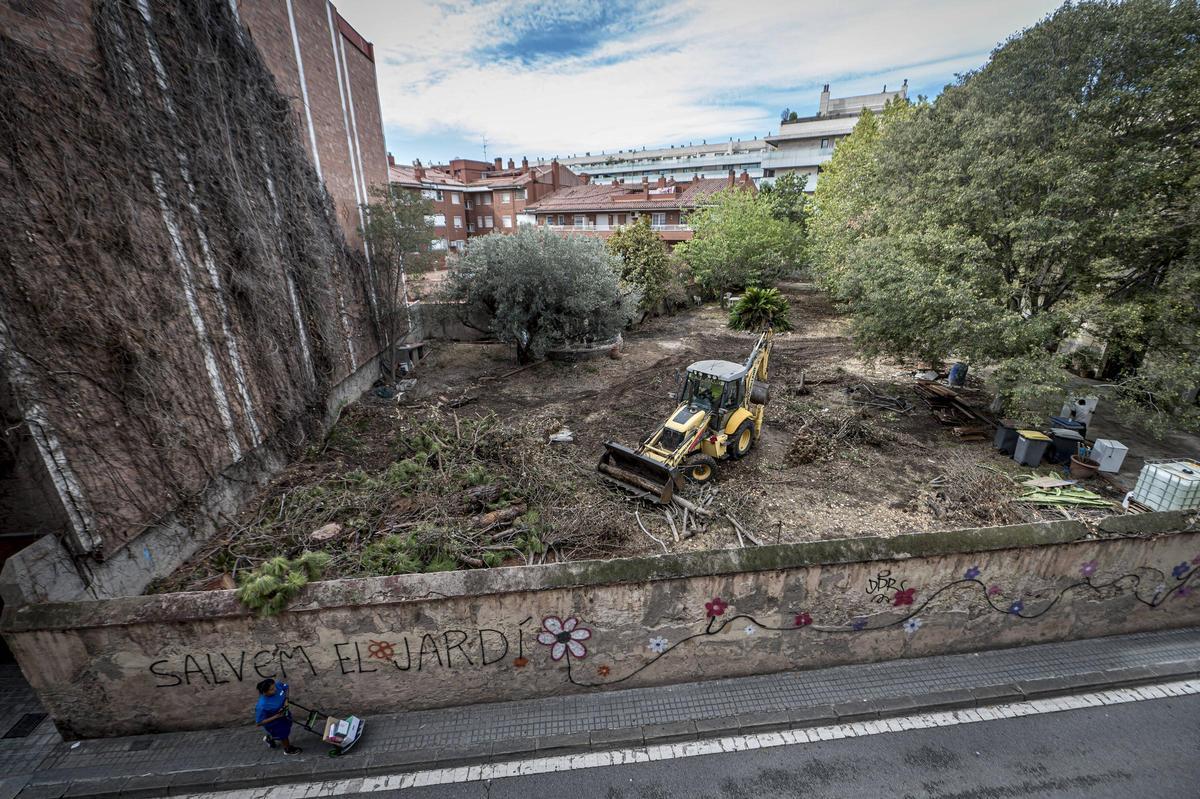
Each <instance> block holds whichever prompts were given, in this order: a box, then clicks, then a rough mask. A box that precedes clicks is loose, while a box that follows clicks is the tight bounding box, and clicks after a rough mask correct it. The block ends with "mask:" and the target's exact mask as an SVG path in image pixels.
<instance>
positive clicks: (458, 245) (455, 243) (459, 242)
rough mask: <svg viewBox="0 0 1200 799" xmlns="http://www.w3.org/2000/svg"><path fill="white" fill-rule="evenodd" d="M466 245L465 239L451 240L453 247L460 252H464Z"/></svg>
mask: <svg viewBox="0 0 1200 799" xmlns="http://www.w3.org/2000/svg"><path fill="white" fill-rule="evenodd" d="M464 245H466V242H465V241H463V240H462V239H455V240H454V241H452V242H450V246H451V247H453V248H454V249H456V250H458V251H459V252H462V248H463V246H464Z"/></svg>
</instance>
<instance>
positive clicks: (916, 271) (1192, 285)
mask: <svg viewBox="0 0 1200 799" xmlns="http://www.w3.org/2000/svg"><path fill="white" fill-rule="evenodd" d="M1197 30H1200V6H1198V5H1197V3H1195V2H1182V3H1172V2H1163V1H1162V0H1130V2H1126V3H1120V4H1118V3H1110V2H1086V3H1078V4H1068V5H1065V6H1063V7H1062V8H1061V9H1059V10H1058V11H1057V12H1055V13H1054V14H1053V15H1051V16H1050V17H1048V18H1047V19H1045V20H1044V21H1042V22H1041V23H1039V24H1038V25H1035V26H1034V27H1032V28H1030V29H1029V30H1027V31H1025V32H1023V33H1022V34H1020V35H1018V36H1015V37H1013V38H1012V39H1010V40H1009V41H1008V42H1006V43H1005V44H1003V45H1002V46H1000V47H999V48H997V50H996V51H995V52H993V54H992V57H991V59H990V61H989V62H988V64H986V65H985V66H984V67H982V68H981V69H980V70H978V71H976V72H974V73H970V74H968V75H965V76H962V77H961V78H959V80H958V81H956V83H955V84H953V85H951V86H949V87H947V88H946V90H945V91H944V92H943V93H942V95H941V96H940V97H939V98H938V99H937V101H936V102H934V103H932V104H928V103H919V104H917V105H916V106H914V107H910V108H905V109H903V110H901V109H900V108H899V107H889V108H888V109H887V110H885V111H884V113H883V114H882V116H881V117H879V118H874V117H871V116H868V115H864V117H863V119H862V120H861V121H860V122H859V125H858V127H856V129H855V131H854V133H853V134H852V135H851V136H850V137H849V138H848V139H847V140H845V141H843V142H842V143H841V144H840V145H839V147H838V150H837V152H836V153H835V155H834V158H833V162H832V163H831V164H830V166H829V169H828V170H827V171H826V172H825V173H824V174H823V175H822V178H821V181H820V183H819V185H818V188H817V193H816V196H815V212H814V215H813V219H812V240H813V254H814V260H815V264H816V268H817V271H818V273H819V275H820V277H821V279H822V282H823V283H824V284H825V285H826V286H828V287H829V288H830V289H831V291H832V293H833V294H834V296H835V297H836V298H837V299H839V300H841V301H842V302H844V303H846V305H847V307H848V308H849V310H850V311H851V314H852V318H853V325H854V332H855V335H856V338H857V340H858V342H859V343H860V344H861V345H862V346H863V348H864V349H865V350H867V351H868V352H872V353H873V352H881V353H888V354H893V355H899V356H918V357H922V358H929V359H937V358H943V357H946V356H949V355H951V354H953V355H955V356H957V357H964V358H970V359H971V360H973V361H975V362H978V363H991V364H996V365H998V367H1000V368H999V369H998V370H997V372H996V374H997V377H998V387H999V388H1000V389H1001V392H1002V393H1003V394H1004V395H1005V396H1007V397H1008V398H1009V399H1012V400H1022V399H1025V398H1027V397H1028V396H1031V395H1034V394H1037V393H1044V391H1043V388H1042V387H1039V385H1038V384H1042V385H1043V387H1044V386H1053V385H1054V384H1055V383H1057V382H1059V376H1060V375H1061V372H1060V371H1059V370H1058V369H1057V366H1058V362H1059V360H1060V359H1058V357H1057V355H1056V352H1057V349H1058V347H1059V344H1060V342H1061V341H1062V340H1063V339H1064V337H1068V336H1071V335H1073V334H1075V333H1076V332H1078V331H1079V330H1081V329H1084V330H1086V331H1087V332H1089V333H1091V334H1092V335H1094V336H1096V337H1098V338H1100V339H1102V340H1104V341H1105V342H1106V343H1107V346H1108V351H1109V358H1108V362H1109V376H1110V377H1112V378H1114V379H1116V380H1117V382H1118V384H1119V385H1120V386H1121V387H1122V389H1124V391H1123V392H1122V396H1123V397H1124V398H1125V399H1126V400H1127V401H1132V402H1139V403H1142V404H1143V405H1145V404H1147V403H1148V404H1150V405H1151V406H1152V407H1153V408H1156V409H1158V410H1162V411H1164V412H1183V411H1184V410H1185V409H1183V408H1182V407H1181V405H1180V401H1179V400H1180V395H1181V391H1180V390H1181V389H1183V388H1186V387H1187V386H1188V385H1192V386H1194V385H1196V383H1197V382H1200V371H1198V368H1200V367H1197V366H1196V364H1197V363H1198V361H1197V358H1196V356H1197V355H1198V354H1200V344H1198V341H1197V330H1198V329H1200V306H1198V303H1197V297H1200V283H1198V281H1200V278H1198V277H1197V273H1198V268H1197V256H1198V255H1200V244H1198V238H1197V231H1198V225H1200V213H1198V208H1200V202H1198V199H1197V198H1198V195H1200V156H1198V154H1200V43H1198V41H1197V36H1196V31H1197ZM1022 393H1024V394H1025V395H1026V396H1025V397H1022V396H1021V394H1022ZM1194 410H1195V409H1194V406H1193V408H1192V409H1191V412H1193V413H1194Z"/></svg>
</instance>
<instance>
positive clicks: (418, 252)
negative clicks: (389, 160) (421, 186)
mask: <svg viewBox="0 0 1200 799" xmlns="http://www.w3.org/2000/svg"><path fill="white" fill-rule="evenodd" d="M432 213H433V204H432V203H430V202H429V201H428V200H426V199H424V198H423V197H422V196H421V195H420V194H419V193H417V192H415V191H406V190H403V189H392V188H391V187H390V186H374V187H372V188H371V202H370V203H369V204H367V205H365V206H363V219H364V223H363V228H362V234H363V239H364V241H366V243H367V248H368V250H369V252H370V256H371V268H370V279H371V284H372V285H371V293H372V299H373V303H374V306H375V309H376V312H375V314H374V321H375V327H376V334H377V335H378V337H379V341H380V343H381V344H382V345H383V352H384V354H385V357H384V364H385V368H386V369H387V370H388V372H389V376H390V378H391V379H392V380H395V379H396V373H395V363H396V359H395V357H394V356H395V352H394V347H395V345H396V344H398V343H400V342H402V341H403V340H404V338H405V337H406V336H407V335H408V334H409V332H410V328H411V326H412V320H411V318H410V316H409V308H408V298H407V296H406V293H407V290H408V285H407V283H408V281H410V280H413V279H415V278H418V277H419V276H420V275H421V274H423V273H425V272H427V271H429V269H431V268H432V267H433V264H434V261H435V256H434V254H433V240H434V229H433V225H432V222H431V220H430V214H432Z"/></svg>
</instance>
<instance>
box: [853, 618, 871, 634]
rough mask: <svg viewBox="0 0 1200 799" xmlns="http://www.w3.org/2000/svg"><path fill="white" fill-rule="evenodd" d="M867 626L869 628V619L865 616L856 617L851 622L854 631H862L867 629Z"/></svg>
mask: <svg viewBox="0 0 1200 799" xmlns="http://www.w3.org/2000/svg"><path fill="white" fill-rule="evenodd" d="M866 628H867V620H866V619H865V618H863V617H862V616H859V617H858V618H857V619H855V620H854V621H852V622H851V623H850V629H851V630H854V632H861V631H862V630H865V629H866Z"/></svg>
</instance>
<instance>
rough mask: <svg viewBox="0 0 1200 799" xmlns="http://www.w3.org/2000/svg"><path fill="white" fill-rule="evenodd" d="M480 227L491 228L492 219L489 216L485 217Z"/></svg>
mask: <svg viewBox="0 0 1200 799" xmlns="http://www.w3.org/2000/svg"><path fill="white" fill-rule="evenodd" d="M482 226H483V227H491V226H492V218H491V217H490V216H485V217H484V218H483V225H482Z"/></svg>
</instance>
